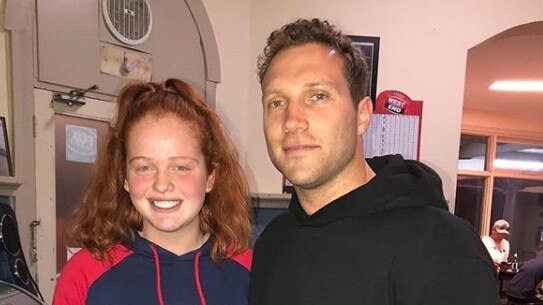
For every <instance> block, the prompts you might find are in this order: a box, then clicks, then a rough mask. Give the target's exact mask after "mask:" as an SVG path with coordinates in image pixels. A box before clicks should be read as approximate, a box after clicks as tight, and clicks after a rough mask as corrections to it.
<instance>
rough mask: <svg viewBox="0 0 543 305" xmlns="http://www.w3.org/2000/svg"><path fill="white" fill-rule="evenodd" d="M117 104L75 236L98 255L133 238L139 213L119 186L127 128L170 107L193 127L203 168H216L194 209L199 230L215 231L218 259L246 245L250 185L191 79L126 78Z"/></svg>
mask: <svg viewBox="0 0 543 305" xmlns="http://www.w3.org/2000/svg"><path fill="white" fill-rule="evenodd" d="M118 104H119V110H118V113H117V119H116V122H115V124H114V125H113V127H111V128H110V135H109V137H108V138H107V142H106V145H105V146H104V149H103V150H102V151H101V152H100V155H99V156H98V160H97V162H96V164H95V166H94V168H93V171H92V173H91V177H90V180H89V182H88V184H87V187H86V189H85V192H84V195H83V200H82V204H81V205H80V207H79V208H78V210H77V218H78V219H77V222H76V225H75V227H74V231H73V233H74V234H73V237H74V240H75V241H76V242H78V243H80V244H81V245H82V246H84V247H86V248H88V249H89V250H90V251H91V253H92V254H93V256H94V257H96V258H97V259H101V260H103V259H107V258H109V256H108V251H109V250H110V249H111V248H112V247H113V246H114V245H116V244H118V243H124V244H126V245H127V246H130V245H131V244H132V241H133V239H134V236H133V234H134V231H135V230H141V228H142V217H141V215H140V214H139V213H138V212H137V211H136V209H135V208H134V206H133V205H132V202H131V200H130V195H129V193H128V192H127V191H126V190H125V189H124V187H123V185H124V181H125V179H126V164H127V160H126V139H127V134H128V131H129V130H130V128H131V127H132V126H133V125H134V124H135V123H136V122H138V121H139V120H141V119H142V118H143V117H145V116H147V115H158V116H161V115H164V114H167V113H174V114H175V115H177V116H178V117H179V118H180V120H183V121H184V122H186V123H188V124H189V126H191V127H192V129H193V131H194V136H195V137H196V138H197V139H198V141H199V142H200V147H201V149H202V153H203V155H204V156H205V159H206V166H207V170H208V172H209V173H211V172H212V171H215V184H214V187H213V190H212V191H211V192H209V193H208V194H207V195H206V198H205V201H204V205H203V207H202V210H201V211H200V214H199V220H200V230H201V231H202V233H204V234H206V233H210V234H211V235H213V236H214V240H213V244H212V246H211V256H212V258H213V260H214V261H216V262H220V261H222V260H223V259H225V258H227V257H229V256H232V255H235V254H238V253H241V252H242V251H243V250H245V249H246V248H247V247H248V246H249V239H250V236H251V229H252V226H251V216H252V206H251V203H250V195H249V188H248V185H247V180H246V177H245V174H244V172H243V170H242V168H241V166H240V165H239V162H238V156H237V154H236V151H235V148H234V146H233V145H232V143H231V141H230V140H229V138H228V136H227V135H226V134H225V132H224V131H223V127H222V124H221V120H220V118H219V116H218V115H217V113H216V112H215V111H214V110H213V109H212V108H211V107H210V106H209V105H208V104H207V103H206V102H205V101H204V100H203V99H202V98H201V97H200V96H199V95H198V94H197V93H196V92H195V91H194V89H193V88H192V87H191V86H190V85H188V84H187V83H185V82H183V81H181V80H178V79H169V80H167V81H166V82H164V83H161V84H157V83H153V82H148V83H135V84H130V85H128V86H126V87H125V88H124V89H123V90H122V92H121V94H120V96H119V99H118Z"/></svg>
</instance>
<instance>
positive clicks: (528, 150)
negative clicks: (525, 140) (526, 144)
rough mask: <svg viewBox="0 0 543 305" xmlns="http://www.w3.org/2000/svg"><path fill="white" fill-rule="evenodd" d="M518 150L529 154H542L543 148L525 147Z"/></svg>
mask: <svg viewBox="0 0 543 305" xmlns="http://www.w3.org/2000/svg"><path fill="white" fill-rule="evenodd" d="M519 151H520V152H525V153H530V154H542V155H543V148H535V147H534V148H525V149H521V150H519Z"/></svg>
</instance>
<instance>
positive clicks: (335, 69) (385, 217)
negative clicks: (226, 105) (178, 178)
mask: <svg viewBox="0 0 543 305" xmlns="http://www.w3.org/2000/svg"><path fill="white" fill-rule="evenodd" d="M366 77H367V66H366V63H365V62H364V60H363V59H362V57H361V54H360V53H359V51H357V49H356V48H355V47H354V46H353V45H352V44H351V42H350V41H349V39H348V38H347V37H346V36H344V35H342V34H341V33H340V32H339V31H338V30H336V29H335V28H334V27H333V26H331V25H329V24H328V23H327V22H326V21H321V20H318V19H313V20H298V21H296V22H294V23H291V24H288V25H285V26H284V27H283V28H281V29H280V30H278V31H275V32H273V33H272V34H271V35H270V37H269V39H268V45H267V46H266V48H265V49H264V53H263V55H261V57H260V58H259V79H260V83H261V88H262V103H263V108H264V133H265V136H266V142H267V148H268V152H269V154H270V158H271V160H272V162H273V164H274V165H275V166H276V167H277V169H278V170H279V171H281V172H282V173H283V174H284V175H285V176H286V178H287V179H288V180H289V181H291V182H292V183H293V185H294V189H295V194H293V197H292V200H291V202H290V206H289V210H288V212H287V213H285V214H283V215H281V216H279V217H277V218H276V219H274V220H273V221H272V222H271V223H270V224H269V225H268V227H267V228H266V230H265V231H264V232H263V234H262V235H261V236H260V237H259V239H258V241H257V243H256V246H255V256H254V265H253V272H252V274H251V281H252V283H251V289H250V297H249V300H250V304H252V305H289V304H293V305H294V304H296V305H302V304H303V305H305V304H307V305H310V304H311V305H315V304H341V305H348V304H432V305H435V304H446V305H447V304H484V305H489V304H498V288H497V281H496V270H495V269H494V268H493V266H492V263H491V260H490V257H489V255H488V253H487V252H486V250H485V248H484V246H483V244H482V243H481V241H480V239H479V237H478V236H477V234H476V233H475V232H474V231H473V229H472V227H471V226H470V225H468V224H467V223H466V222H465V221H463V220H461V219H459V218H456V217H454V216H452V215H451V214H450V213H449V212H448V210H447V203H446V201H445V198H444V196H443V193H442V189H441V181H440V179H439V176H438V175H437V174H436V173H435V172H434V171H432V170H431V169H430V168H428V167H427V166H425V165H423V164H421V163H418V162H414V161H405V160H403V159H402V157H401V156H399V155H394V156H384V157H378V158H373V159H371V160H368V161H365V160H364V152H363V145H362V135H363V133H364V132H365V131H366V130H367V128H368V125H369V122H370V116H371V113H372V108H373V106H372V102H371V100H370V99H369V98H368V97H367V96H366V95H367V92H366V86H365V84H366Z"/></svg>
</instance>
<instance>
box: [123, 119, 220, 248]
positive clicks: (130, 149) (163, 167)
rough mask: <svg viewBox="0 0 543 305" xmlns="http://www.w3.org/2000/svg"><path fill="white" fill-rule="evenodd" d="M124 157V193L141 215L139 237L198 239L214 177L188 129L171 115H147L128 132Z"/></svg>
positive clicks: (149, 238) (155, 240)
mask: <svg viewBox="0 0 543 305" xmlns="http://www.w3.org/2000/svg"><path fill="white" fill-rule="evenodd" d="M126 154H127V158H126V159H127V164H126V180H125V182H124V188H125V190H126V191H127V192H128V193H130V198H131V199H132V203H133V204H134V207H135V208H136V210H137V211H138V212H139V213H140V214H141V215H142V216H143V229H142V233H143V236H144V237H145V238H147V239H148V240H150V241H153V242H157V241H158V240H164V238H166V237H167V236H173V235H177V236H181V237H182V238H191V237H192V238H197V236H200V234H201V232H200V229H199V220H198V214H199V213H200V210H201V209H202V206H203V203H204V199H205V196H206V193H208V192H210V191H211V190H212V189H213V184H214V180H215V175H214V173H213V172H212V173H208V171H207V168H206V162H205V158H204V155H203V154H202V150H201V147H200V145H199V143H198V141H197V139H196V138H195V137H194V133H193V132H192V131H191V128H190V127H189V126H188V125H187V124H186V123H185V122H184V121H182V120H181V119H180V118H179V117H178V116H176V115H174V114H166V115H164V116H156V115H147V116H145V117H144V118H142V119H141V120H139V121H138V122H136V124H134V125H133V126H132V128H131V129H130V130H129V131H128V134H127V142H126Z"/></svg>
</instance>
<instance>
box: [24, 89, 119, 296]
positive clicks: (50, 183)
mask: <svg viewBox="0 0 543 305" xmlns="http://www.w3.org/2000/svg"><path fill="white" fill-rule="evenodd" d="M34 97H35V126H36V128H35V130H36V177H37V179H36V198H37V200H36V214H37V219H38V220H39V225H38V226H37V227H36V246H37V249H36V250H37V251H36V253H37V255H36V256H35V258H29V259H36V260H37V277H36V280H37V282H38V287H39V288H40V290H41V293H42V295H43V297H44V298H45V300H46V302H47V303H50V302H51V300H52V296H53V291H54V287H55V284H56V278H57V276H58V273H59V270H60V269H61V268H62V266H63V265H64V263H65V261H66V258H67V257H68V256H69V254H68V249H69V248H70V246H71V245H70V242H69V241H67V240H66V234H65V233H66V229H67V228H68V227H69V225H70V223H71V216H72V213H71V212H72V211H73V208H74V207H75V205H76V204H77V203H78V202H79V199H80V196H81V191H82V190H83V187H84V185H85V183H86V179H87V177H88V173H89V171H90V168H91V167H92V164H93V162H94V160H95V158H96V153H97V151H98V150H99V147H100V145H101V142H102V140H103V137H104V136H105V135H106V134H107V130H108V126H109V124H110V122H111V121H112V120H113V118H114V116H115V114H116V111H117V105H116V103H114V102H108V101H101V100H96V99H89V98H87V99H86V104H85V105H83V106H69V105H67V104H66V103H63V102H57V101H53V92H51V91H49V90H43V89H35V90H34Z"/></svg>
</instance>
